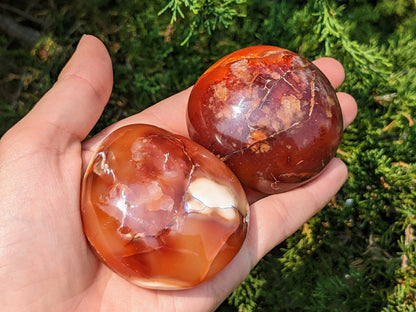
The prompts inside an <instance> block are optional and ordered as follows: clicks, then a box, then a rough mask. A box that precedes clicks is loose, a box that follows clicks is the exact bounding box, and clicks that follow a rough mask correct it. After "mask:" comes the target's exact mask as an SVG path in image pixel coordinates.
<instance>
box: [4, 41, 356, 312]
mask: <svg viewBox="0 0 416 312" xmlns="http://www.w3.org/2000/svg"><path fill="white" fill-rule="evenodd" d="M314 63H315V64H316V65H317V66H318V67H319V68H320V69H321V70H322V71H323V72H324V73H325V74H326V75H327V77H328V79H329V80H330V82H331V83H332V85H333V86H334V87H335V88H337V87H339V86H340V85H341V83H342V81H343V79H344V70H343V68H342V66H341V64H340V63H339V62H337V61H336V60H334V59H330V58H323V59H319V60H316V61H315V62H314ZM112 85H113V77H112V65H111V60H110V57H109V55H108V52H107V50H106V48H105V47H104V45H103V44H102V43H101V42H100V41H99V40H98V39H97V38H95V37H93V36H84V37H83V38H82V39H81V41H80V43H79V45H78V48H77V50H76V52H75V53H74V55H73V57H72V58H71V59H70V60H69V62H68V63H67V65H66V66H65V68H64V69H63V70H62V72H61V74H60V76H59V78H58V81H57V82H56V83H55V85H54V86H53V88H52V89H51V90H49V91H48V92H47V93H46V94H45V96H44V97H43V98H41V99H40V101H39V102H38V103H37V104H36V105H35V107H34V108H33V109H32V110H31V111H30V112H29V113H28V115H27V116H25V117H24V118H23V119H22V120H21V121H20V122H19V123H17V124H16V125H15V126H14V127H13V128H11V129H10V130H9V131H8V132H7V133H6V134H5V135H4V136H3V137H2V138H1V141H0V306H1V310H2V311H4V312H8V311H13V312H17V311H42V312H46V311H53V312H59V311H82V312H85V311H94V312H95V311H107V312H108V311H117V312H124V311H125V312H127V311H196V310H195V309H196V308H197V309H198V311H213V310H215V308H216V307H218V305H220V304H221V302H222V301H223V300H225V299H226V297H227V296H228V295H229V294H230V293H231V292H232V291H233V290H234V289H235V288H236V287H238V285H239V284H240V283H241V282H242V281H243V280H244V278H245V277H246V276H247V275H248V273H249V272H250V270H251V269H252V268H253V267H254V265H255V264H256V263H257V262H258V261H259V260H260V259H261V258H262V257H263V256H264V255H265V254H266V253H267V252H268V251H270V250H271V249H272V248H274V247H275V246H276V245H278V244H279V243H280V242H282V241H283V240H284V239H286V238H287V237H288V236H290V235H291V234H292V233H293V232H295V231H296V230H297V229H298V228H299V227H301V226H302V224H304V223H305V222H306V221H307V220H308V219H309V218H310V217H312V216H313V215H314V214H316V213H317V212H318V211H319V210H320V209H322V208H323V207H324V206H325V204H326V203H327V202H328V201H329V200H330V199H331V197H332V196H334V195H335V194H336V192H337V191H338V190H339V189H340V187H341V186H342V184H343V183H344V182H345V180H346V178H347V168H346V166H345V164H344V163H343V162H342V161H341V160H339V159H333V160H332V161H331V162H330V163H329V165H328V166H327V167H326V169H325V170H324V172H323V173H322V174H321V175H320V176H319V177H318V178H317V179H315V180H313V181H312V182H310V183H307V184H305V185H304V186H302V187H299V188H297V189H295V190H293V191H290V192H287V193H283V194H279V195H270V196H267V197H265V198H262V199H258V200H256V201H254V202H253V203H252V204H251V207H250V209H251V215H250V225H249V229H248V236H247V240H246V242H245V243H244V245H243V247H242V249H241V251H240V252H239V254H238V255H237V257H236V258H235V259H234V260H233V261H232V262H231V263H230V265H228V266H227V267H226V268H225V269H224V270H223V271H222V272H220V273H219V274H218V275H217V276H215V277H214V278H213V279H211V280H209V281H207V282H205V283H203V284H201V285H199V286H197V287H195V288H191V289H187V290H179V291H161V290H149V289H144V288H141V287H137V286H134V285H132V284H131V283H129V282H128V281H126V280H124V279H122V278H120V277H119V276H117V275H116V274H114V273H113V272H112V271H111V270H109V269H108V268H107V267H106V266H104V265H103V264H101V263H100V262H99V261H98V260H97V258H96V257H95V255H94V254H93V253H92V252H91V250H90V247H89V245H88V243H87V241H86V239H85V236H84V234H83V230H82V222H81V217H80V203H79V198H80V183H81V180H82V176H83V172H84V170H85V168H86V165H87V162H88V160H89V158H90V157H91V155H92V152H93V151H94V148H95V147H96V146H97V144H98V143H99V141H100V140H101V139H102V138H103V137H104V136H105V135H107V134H108V133H109V132H111V131H112V130H114V129H116V128H118V127H120V126H122V125H126V124H131V123H148V124H153V125H156V126H159V127H161V128H164V129H166V130H169V131H172V132H174V133H178V134H181V135H184V136H187V130H186V122H185V112H186V104H187V98H188V96H189V93H190V90H191V88H189V89H187V90H185V91H183V92H180V93H178V94H176V95H174V96H172V97H170V98H168V99H166V100H164V101H161V102H160V103H157V104H156V105H154V106H152V107H151V108H149V109H147V110H145V111H143V112H141V113H139V114H137V115H134V116H131V117H129V118H127V119H124V120H121V121H119V122H117V123H116V124H113V125H111V126H110V127H108V128H107V129H105V130H103V131H102V132H101V133H99V134H98V135H96V136H95V137H93V138H91V139H89V140H88V141H84V139H85V137H86V136H87V134H88V133H89V132H90V131H91V129H92V127H93V126H94V124H95V123H96V122H97V120H98V118H99V116H100V114H101V113H102V110H103V108H104V106H105V104H106V103H107V102H108V99H109V97H110V94H111V89H112ZM338 98H339V101H340V104H341V107H342V111H343V116H344V125H345V127H346V126H348V125H349V124H350V123H351V122H352V121H353V119H354V117H355V115H356V112H357V106H356V103H355V101H354V99H353V98H352V97H351V96H350V95H348V94H346V93H338Z"/></svg>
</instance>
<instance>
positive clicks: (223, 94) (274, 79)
mask: <svg viewBox="0 0 416 312" xmlns="http://www.w3.org/2000/svg"><path fill="white" fill-rule="evenodd" d="M187 122H188V131H189V134H190V137H191V139H192V140H194V141H196V142H198V143H199V144H201V145H203V146H205V147H206V148H208V149H209V150H211V151H212V152H213V153H215V154H218V155H219V156H221V158H222V159H223V160H224V161H225V163H226V164H227V165H228V166H229V167H230V168H231V169H232V170H233V171H234V172H235V173H236V175H237V176H238V178H239V179H240V181H241V182H242V184H243V185H244V186H246V187H248V188H251V189H255V190H258V191H260V192H263V193H268V194H271V193H279V192H284V191H287V190H290V189H292V188H294V187H296V186H299V185H301V184H302V183H305V182H306V181H308V180H310V179H311V178H313V177H315V176H316V175H317V174H318V173H320V172H321V171H322V169H323V168H324V167H325V166H326V165H327V164H328V162H329V161H330V160H331V159H332V158H333V157H334V155H335V153H336V150H337V147H338V145H339V143H340V141H341V137H342V130H343V125H342V113H341V109H340V105H339V103H338V100H337V97H336V93H335V91H334V89H333V87H332V86H331V84H330V83H329V81H328V79H327V78H326V77H325V76H324V74H323V73H322V72H321V71H320V70H319V69H318V68H317V67H316V66H315V65H313V64H312V63H311V62H309V61H308V60H306V59H305V58H303V57H301V56H299V55H297V54H296V53H293V52H290V51H288V50H285V49H281V48H277V47H272V46H254V47H249V48H245V49H242V50H239V51H236V52H234V53H231V54H229V55H227V56H225V57H224V58H222V59H221V60H219V61H218V62H216V63H215V64H214V65H212V66H211V67H210V68H209V69H208V70H207V71H206V72H205V73H204V74H203V75H202V76H201V77H200V79H199V80H198V81H197V82H196V84H195V86H194V87H193V89H192V92H191V95H190V98H189V104H188V113H187Z"/></svg>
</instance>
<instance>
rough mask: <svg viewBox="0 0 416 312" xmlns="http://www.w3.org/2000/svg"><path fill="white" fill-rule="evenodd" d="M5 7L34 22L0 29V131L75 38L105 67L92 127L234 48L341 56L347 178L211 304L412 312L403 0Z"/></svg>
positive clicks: (48, 80)
mask: <svg viewBox="0 0 416 312" xmlns="http://www.w3.org/2000/svg"><path fill="white" fill-rule="evenodd" d="M11 4H12V5H15V6H19V7H18V8H19V9H21V10H23V11H25V12H27V13H29V14H31V15H32V16H33V17H34V19H33V20H27V19H25V18H23V17H21V16H16V20H17V21H19V23H21V24H23V25H24V26H28V27H32V28H35V29H37V30H39V31H41V32H42V34H43V36H42V38H41V39H40V41H39V42H38V43H37V44H36V45H35V46H27V45H25V44H22V43H20V42H18V41H16V40H14V39H12V38H11V37H10V36H8V35H6V34H2V33H0V119H1V120H0V127H1V129H0V131H1V132H0V133H3V132H4V131H6V130H7V129H8V128H10V127H11V126H12V125H13V124H14V123H15V122H17V121H18V120H19V119H20V118H21V117H23V116H24V114H26V113H27V112H28V111H29V110H30V108H31V107H32V106H33V105H34V104H35V103H36V101H37V100H38V99H39V98H40V97H41V96H42V94H43V93H45V92H46V91H47V90H48V89H49V88H50V87H51V86H52V84H53V82H54V81H55V80H56V77H57V75H58V73H59V70H60V69H61V68H62V66H63V65H64V64H65V62H66V61H67V59H68V58H69V57H70V55H71V53H72V52H73V50H74V47H75V46H76V44H77V42H78V40H79V38H80V37H81V36H82V34H84V33H91V34H95V35H96V36H98V37H99V38H100V39H102V40H103V41H104V43H105V44H106V46H107V47H108V49H109V51H110V54H111V58H112V61H113V66H114V78H115V79H114V81H115V85H114V89H113V94H112V97H111V99H110V101H109V103H108V105H107V107H106V109H105V111H104V114H103V115H102V117H101V119H100V121H99V122H98V124H97V126H96V128H95V129H94V131H93V133H94V132H96V131H99V130H100V129H102V128H104V127H105V126H107V125H109V124H110V123H112V122H114V121H116V120H119V119H122V118H124V117H126V116H129V115H131V114H134V113H136V112H139V111H141V110H143V109H145V108H146V107H148V106H150V105H152V104H154V103H156V102H157V101H159V100H161V99H163V98H166V97H168V96H169V95H171V94H173V93H176V92H177V91H180V90H182V89H184V88H186V87H188V86H190V85H192V83H194V82H195V81H196V79H197V78H198V77H199V76H200V75H201V74H202V72H203V71H204V70H205V69H207V68H208V67H209V65H211V64H212V63H213V62H215V61H216V60H217V59H219V58H220V57H221V56H223V55H225V54H227V53H229V52H231V51H234V50H236V49H239V48H242V47H244V46H248V45H254V44H271V45H277V46H280V47H284V48H288V49H290V50H292V51H295V52H298V53H300V54H302V55H304V56H305V57H308V58H310V59H314V58H317V57H321V56H331V57H335V58H337V59H338V60H340V61H341V62H342V63H343V65H344V67H345V70H346V80H345V82H344V84H343V85H342V86H341V88H340V89H341V90H342V91H345V92H349V93H351V94H352V95H353V96H354V97H355V98H356V100H357V103H358V106H359V114H358V116H357V119H356V121H355V122H354V123H353V124H352V125H351V126H350V127H349V128H348V129H347V130H346V132H345V134H344V139H343V142H342V145H341V146H340V149H339V157H340V158H342V159H343V160H344V161H345V162H346V164H347V165H348V168H349V178H348V181H347V182H346V184H345V185H344V187H343V188H342V189H341V190H340V192H339V193H338V194H337V196H336V197H334V198H333V200H332V201H331V202H330V203H329V204H328V205H327V207H326V208H325V209H323V210H322V211H321V212H320V213H318V214H317V215H316V216H314V217H313V218H312V219H311V220H310V221H309V222H308V223H307V224H305V225H304V226H303V227H302V228H301V229H300V230H299V231H297V232H296V233H295V234H294V235H292V236H291V237H289V238H288V239H287V240H286V241H285V242H283V243H282V244H281V245H280V246H278V247H277V248H275V249H274V250H272V251H271V252H270V253H269V254H268V255H267V256H266V257H265V258H264V259H263V260H262V261H261V262H260V263H259V264H258V265H257V267H256V268H255V269H254V270H253V271H252V273H251V274H250V276H249V277H248V278H247V279H246V281H245V282H244V283H243V284H242V285H241V286H240V287H239V288H238V289H237V290H236V291H235V292H234V293H233V294H232V295H231V296H230V297H229V298H228V300H227V301H226V302H224V304H223V305H222V306H221V307H219V308H218V311H220V312H221V311H354V312H355V311H385V312H386V311H415V310H416V304H415V302H416V297H415V293H416V289H415V288H416V237H415V236H416V233H415V232H416V190H415V188H416V153H415V146H416V125H415V124H414V123H415V120H414V118H415V116H416V58H415V53H416V7H415V5H416V4H415V3H414V1H406V0H399V1H392V0H381V1H370V0H354V1H353V0H338V1H330V0H319V1H312V0H309V1H306V0H305V1H300V0H297V1H288V0H286V1H285V0H283V1H273V0H246V1H244V0H234V1H233V0H223V1H220V0H205V1H202V0H165V1H162V0H156V1H143V0H132V1H110V0H95V1H89V2H86V1H80V0H77V1H73V2H71V3H63V2H62V1H43V2H42V1H41V2H36V3H35V4H33V5H31V6H26V5H25V4H24V3H23V2H18V3H11ZM10 14H11V13H10ZM13 14H14V13H13ZM37 20H43V21H46V22H45V23H44V24H42V25H41V24H38V22H36V21H37ZM172 109H175V108H174V107H172Z"/></svg>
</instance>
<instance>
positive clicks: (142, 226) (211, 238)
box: [81, 124, 248, 289]
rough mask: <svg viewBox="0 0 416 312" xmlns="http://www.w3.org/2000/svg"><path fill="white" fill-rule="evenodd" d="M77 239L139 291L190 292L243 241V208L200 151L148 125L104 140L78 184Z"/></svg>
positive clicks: (224, 173) (231, 180) (222, 168)
mask: <svg viewBox="0 0 416 312" xmlns="http://www.w3.org/2000/svg"><path fill="white" fill-rule="evenodd" d="M81 213H82V220H83V226H84V231H85V234H86V236H87V238H88V240H89V242H90V243H91V245H92V247H93V248H94V249H95V251H96V253H97V255H98V256H99V257H100V258H101V260H102V261H103V262H104V263H105V264H107V265H108V266H109V267H110V268H111V269H112V270H114V271H115V272H116V273H118V274H120V275H121V276H123V277H124V278H126V279H127V280H129V281H131V282H132V283H135V284H137V285H140V286H144V287H148V288H158V289H180V288H188V287H192V286H196V285H198V284H200V283H201V282H203V281H205V280H207V279H209V278H210V277H212V276H214V275H215V274H216V273H218V272H219V271H220V270H222V269H223V268H224V267H225V266H226V265H227V264H228V263H229V262H230V261H231V260H232V258H233V257H234V256H235V255H236V254H237V252H238V251H239V249H240V247H241V245H242V244H243V241H244V239H245V236H246V230H247V213H248V203H247V200H246V197H245V193H244V190H243V188H242V186H241V184H240V183H239V181H238V179H237V178H236V176H235V175H234V174H233V173H232V171H231V170H230V169H229V168H228V167H227V166H226V165H225V164H224V163H223V162H222V161H221V160H219V159H218V158H217V157H216V156H214V155H213V154H211V153H210V152H208V151H207V150H206V149H205V148H203V147H201V146H200V145H198V144H196V143H194V142H192V141H190V140H189V139H186V138H183V137H181V136H177V135H173V134H171V133H169V132H167V131H165V130H162V129H160V128H157V127H154V126H150V125H143V124H137V125H130V126H126V127H123V128H120V129H118V130H116V131H115V132H113V133H111V134H110V135H109V136H108V137H107V138H106V139H105V140H104V141H103V143H102V144H101V146H100V147H99V149H98V151H97V152H96V154H95V156H93V158H92V160H91V162H90V164H89V167H88V169H87V171H86V173H85V177H84V180H83V185H82V198H81Z"/></svg>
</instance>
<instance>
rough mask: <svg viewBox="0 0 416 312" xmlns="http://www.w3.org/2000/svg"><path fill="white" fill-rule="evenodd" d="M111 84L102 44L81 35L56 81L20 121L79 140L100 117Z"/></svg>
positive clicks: (28, 126)
mask: <svg viewBox="0 0 416 312" xmlns="http://www.w3.org/2000/svg"><path fill="white" fill-rule="evenodd" d="M112 85H113V72H112V64H111V59H110V56H109V54H108V52H107V50H106V48H105V46H104V44H103V43H102V42H101V41H100V40H99V39H97V38H96V37H93V36H89V35H84V36H83V37H82V38H81V40H80V42H79V44H78V47H77V49H76V50H75V52H74V54H73V56H72V57H71V59H70V60H69V61H68V63H67V64H66V65H65V67H64V69H63V70H62V72H61V73H60V75H59V77H58V81H57V82H56V83H55V84H54V86H53V87H52V88H51V89H50V90H49V91H48V92H47V93H46V94H45V95H44V96H43V97H42V99H41V100H40V101H39V102H38V103H37V104H36V105H35V106H34V108H33V109H32V110H31V111H30V112H29V114H28V115H27V116H26V117H25V118H24V120H22V122H23V124H24V125H25V126H26V128H32V129H36V132H37V134H38V135H39V136H42V134H43V135H46V136H48V135H50V134H51V132H52V133H53V132H55V134H56V132H58V133H60V134H62V133H65V134H67V135H69V137H70V138H71V139H72V140H73V139H76V140H79V141H81V140H83V139H84V138H85V137H86V136H87V134H88V133H89V132H90V131H91V129H92V128H93V127H94V125H95V123H96V122H97V120H98V119H99V117H100V115H101V113H102V111H103V109H104V106H105V105H106V103H107V101H108V99H109V97H110V94H111V89H112Z"/></svg>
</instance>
